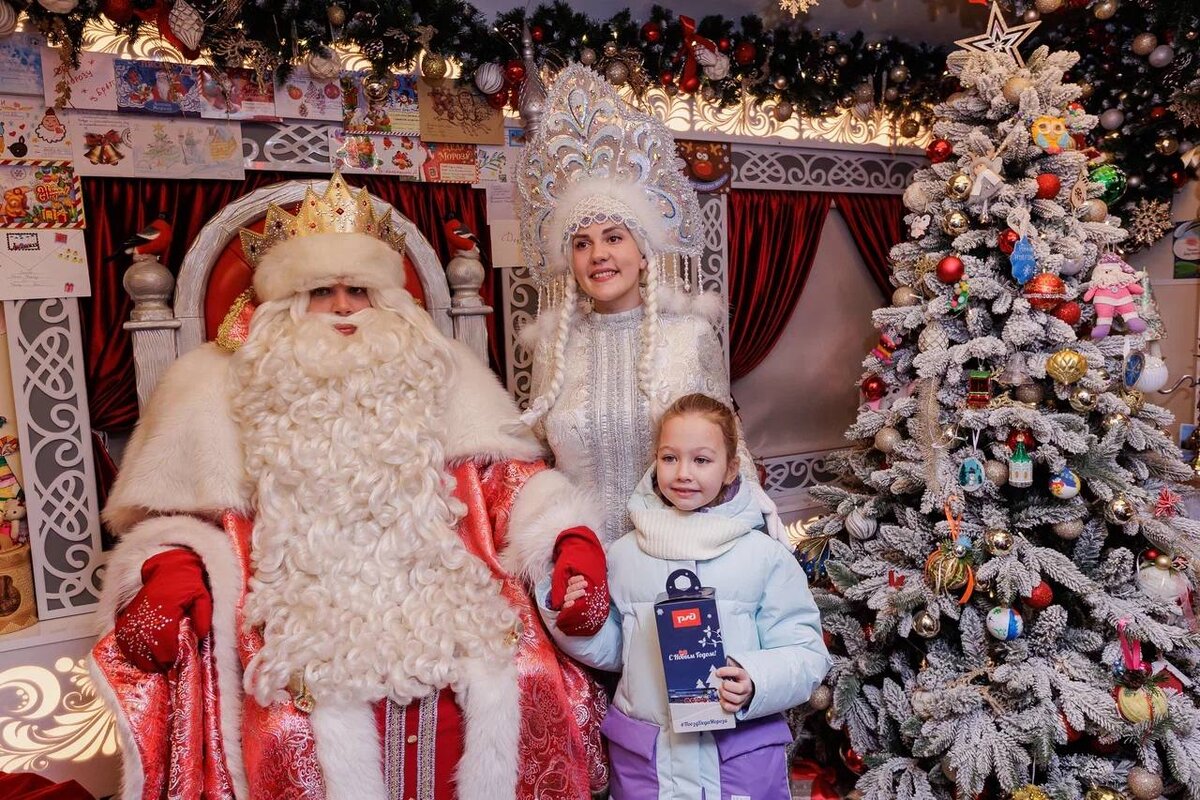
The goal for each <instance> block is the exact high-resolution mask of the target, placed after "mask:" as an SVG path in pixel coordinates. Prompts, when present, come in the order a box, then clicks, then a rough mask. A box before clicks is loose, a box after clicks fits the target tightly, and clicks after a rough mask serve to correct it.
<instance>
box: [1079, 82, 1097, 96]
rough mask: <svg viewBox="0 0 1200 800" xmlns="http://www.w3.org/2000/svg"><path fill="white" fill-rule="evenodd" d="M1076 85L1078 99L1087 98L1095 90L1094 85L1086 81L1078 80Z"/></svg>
mask: <svg viewBox="0 0 1200 800" xmlns="http://www.w3.org/2000/svg"><path fill="white" fill-rule="evenodd" d="M1078 86H1079V99H1080V100H1087V99H1088V98H1089V97H1091V96H1092V95H1093V94H1094V93H1095V91H1096V87H1095V86H1093V85H1092V84H1090V83H1088V82H1087V81H1080V82H1079V84H1078Z"/></svg>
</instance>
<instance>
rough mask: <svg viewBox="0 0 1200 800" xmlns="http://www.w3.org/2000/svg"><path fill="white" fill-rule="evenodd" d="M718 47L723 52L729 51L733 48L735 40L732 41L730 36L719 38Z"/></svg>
mask: <svg viewBox="0 0 1200 800" xmlns="http://www.w3.org/2000/svg"><path fill="white" fill-rule="evenodd" d="M717 49H718V50H720V51H721V52H722V53H728V52H729V51H730V50H732V49H733V42H732V41H730V40H729V38H728V37H725V36H723V37H721V38H720V39H717Z"/></svg>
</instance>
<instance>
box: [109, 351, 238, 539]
mask: <svg viewBox="0 0 1200 800" xmlns="http://www.w3.org/2000/svg"><path fill="white" fill-rule="evenodd" d="M229 361H230V359H229V354H228V353H226V352H225V351H223V350H221V349H220V348H218V347H217V346H216V345H214V344H209V345H205V346H203V347H198V348H196V349H195V350H192V351H191V352H190V353H188V354H186V355H184V356H183V357H182V358H180V359H179V360H178V361H176V362H175V363H174V364H173V365H171V368H170V369H168V370H167V372H166V374H165V375H163V377H162V380H161V381H159V384H158V389H157V390H156V391H155V393H154V396H153V397H152V398H151V399H150V402H149V403H148V404H147V406H146V408H145V409H143V411H142V418H141V421H140V422H138V426H137V429H136V430H135V431H134V432H133V436H132V437H131V438H130V440H129V446H128V447H127V448H126V449H125V455H124V457H123V458H122V461H121V470H120V472H119V473H117V480H116V483H114V484H113V489H112V493H111V494H110V495H109V498H108V504H107V505H106V506H105V508H104V520H105V521H106V522H107V523H108V524H109V525H110V526H112V529H113V530H114V531H116V532H117V533H124V532H125V531H127V530H129V529H130V528H131V527H133V526H134V525H135V524H137V523H138V522H140V521H141V520H143V519H145V518H146V517H147V516H150V514H151V513H154V512H172V511H182V512H188V513H197V514H203V515H207V516H210V517H213V518H215V517H216V516H217V515H219V514H220V513H221V512H222V511H224V510H226V509H238V510H244V509H246V508H248V506H249V493H248V487H247V486H245V485H243V483H242V481H241V477H242V471H241V470H240V469H238V465H239V464H241V462H242V457H241V445H240V443H239V438H238V431H237V427H236V425H235V424H234V423H233V420H232V419H231V418H230V411H229V409H230V388H229V387H230V374H229Z"/></svg>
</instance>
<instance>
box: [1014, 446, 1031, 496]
mask: <svg viewBox="0 0 1200 800" xmlns="http://www.w3.org/2000/svg"><path fill="white" fill-rule="evenodd" d="M1008 484H1009V486H1016V487H1018V488H1021V489H1025V488H1028V487H1030V486H1032V485H1033V459H1031V458H1030V457H1029V454H1028V453H1026V452H1025V442H1023V441H1019V442H1017V447H1016V449H1015V450H1013V454H1012V458H1010V459H1009V460H1008Z"/></svg>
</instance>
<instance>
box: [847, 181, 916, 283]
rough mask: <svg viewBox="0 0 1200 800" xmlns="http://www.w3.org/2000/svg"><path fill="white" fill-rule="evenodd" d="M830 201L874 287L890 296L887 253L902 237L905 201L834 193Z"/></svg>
mask: <svg viewBox="0 0 1200 800" xmlns="http://www.w3.org/2000/svg"><path fill="white" fill-rule="evenodd" d="M833 199H834V203H835V204H836V206H837V210H838V211H839V212H841V215H842V219H844V220H846V227H847V228H849V229H850V235H851V236H852V237H854V244H855V246H856V247H857V248H858V254H859V255H860V256H862V260H863V263H865V264H866V265H867V270H868V271H869V272H870V273H871V277H872V278H873V279H874V280H875V285H876V286H878V287H879V291H880V292H882V293H883V296H884V297H891V296H892V283H891V275H892V270H891V268H890V267H889V266H888V253H889V252H890V251H891V249H892V246H893V245H895V244H897V243H899V242H900V241H901V240H902V239H903V238H904V232H903V225H904V201H903V200H902V199H901V198H900V196H899V195H894V194H835V195H834V196H833Z"/></svg>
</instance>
